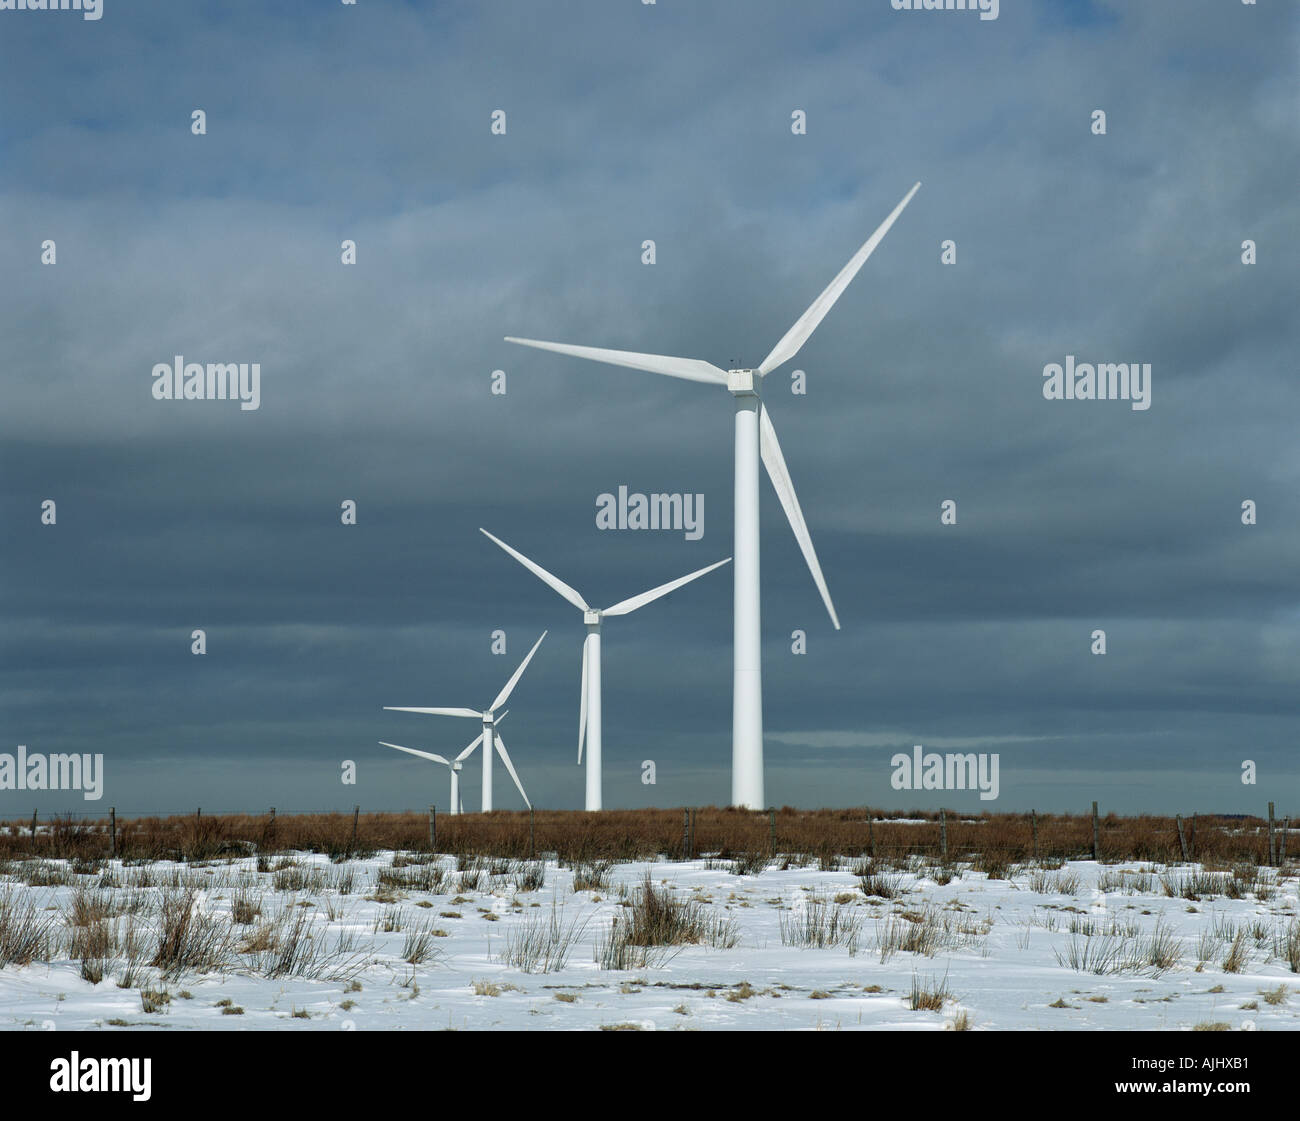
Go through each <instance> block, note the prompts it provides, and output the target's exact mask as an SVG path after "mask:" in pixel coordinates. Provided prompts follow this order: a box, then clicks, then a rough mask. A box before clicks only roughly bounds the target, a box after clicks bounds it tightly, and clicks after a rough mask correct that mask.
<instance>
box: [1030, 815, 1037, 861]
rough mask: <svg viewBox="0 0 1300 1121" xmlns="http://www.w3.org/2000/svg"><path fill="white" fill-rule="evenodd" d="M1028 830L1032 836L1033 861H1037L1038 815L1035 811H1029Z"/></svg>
mask: <svg viewBox="0 0 1300 1121" xmlns="http://www.w3.org/2000/svg"><path fill="white" fill-rule="evenodd" d="M1029 828H1030V831H1031V832H1032V833H1033V835H1034V859H1035V860H1037V859H1038V813H1037V811H1036V810H1030V811H1029Z"/></svg>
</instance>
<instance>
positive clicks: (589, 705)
mask: <svg viewBox="0 0 1300 1121" xmlns="http://www.w3.org/2000/svg"><path fill="white" fill-rule="evenodd" d="M479 532H480V533H481V534H483V536H484V537H486V538H487V539H488V540H489V541H495V542H496V543H497V544H498V545H500V546H501V548H503V549H504V550H505V551H506V552H507V553H509V554H510V555H511V556H512V557H514V558H515V560H517V561H518V562H519V563H520V564H522V565H523V566H524V567H525V568H526V569H528V571H529V572H531V573H532V574H533V575H534V576H536V577H537V578H538V579H539V580H541V581H542V583H543V584H546V585H547V586H549V587H550V588H552V589H554V590H555V591H557V592H559V593H560V595H562V596H563V597H564V598H565V599H567V600H568V601H569V602H570V603H571V604H573V606H574V607H576V608H577V609H578V610H579V611H581V612H582V621H583V622H584V623H585V624H586V626H587V637H586V639H585V640H584V642H583V644H582V690H581V700H580V701H579V704H578V765H579V766H581V765H582V746H583V740H584V737H585V739H586V745H587V800H586V807H587V809H588V810H598V809H600V808H601V805H602V791H603V783H602V779H601V764H602V755H601V711H600V707H601V706H600V624H601V620H602V619H603V618H604V617H605V616H607V615H628V614H630V613H631V612H633V611H635V610H636V609H637V608H638V607H644V606H645V605H646V604H647V603H650V602H652V601H653V600H656V599H658V598H659V597H660V596H666V595H667V594H668V593H669V592H671V591H674V590H676V589H677V588H680V587H681V586H682V585H683V584H689V583H690V582H691V581H692V580H695V579H698V578H699V577H701V576H703V575H704V574H705V573H706V572H712V571H713V570H714V569H715V568H720V567H721V566H722V565H724V564H726V563H727V561H729V560H731V558H730V557H727V558H726V560H720V561H718V562H717V563H716V564H711V565H709V566H708V567H707V568H701V569H700V570H699V571H698V572H692V573H691V574H690V575H689V576H682V577H680V578H679V579H676V580H670V581H669V582H668V583H667V584H660V585H659V587H657V588H651V589H650V590H649V591H648V592H642V593H641V594H640V595H637V596H632V598H631V599H625V600H620V601H619V602H618V603H616V604H614V606H613V607H607V608H605V610H604V611H597V610H595V609H594V608H592V607H590V606H588V604H587V601H586V600H585V599H583V598H582V596H580V595H579V594H578V593H577V592H576V591H574V590H573V589H572V588H571V587H569V585H568V584H566V583H565V582H564V581H563V580H561V579H560V578H559V577H558V576H553V575H552V574H551V573H549V572H547V571H546V569H544V568H543V567H542V566H541V565H540V564H537V563H535V562H534V561H530V560H529V559H528V558H527V557H526V556H524V555H523V553H521V552H519V551H517V550H515V549H512V548H511V547H510V546H509V545H507V544H506V543H505V542H504V541H502V540H501V539H500V538H499V537H493V536H492V534H490V533H488V531H487V530H486V529H483V528H481V527H480V528H479Z"/></svg>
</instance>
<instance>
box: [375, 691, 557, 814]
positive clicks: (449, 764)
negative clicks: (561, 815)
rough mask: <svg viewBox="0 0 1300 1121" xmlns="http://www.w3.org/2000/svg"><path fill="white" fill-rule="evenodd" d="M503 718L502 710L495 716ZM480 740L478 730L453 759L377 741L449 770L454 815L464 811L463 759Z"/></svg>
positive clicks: (452, 812) (517, 781)
mask: <svg viewBox="0 0 1300 1121" xmlns="http://www.w3.org/2000/svg"><path fill="white" fill-rule="evenodd" d="M509 711H510V710H509V709H507V710H506V712H509ZM505 718H506V713H505V712H503V713H502V714H501V715H500V716H498V717H497V719H496V722H497V723H498V724H500V723H501V721H502V720H504V719H505ZM482 742H483V733H482V732H480V733H479V734H478V736H477V738H475V740H474V742H473V743H472V744H470V745H469V747H467V748H465V750H464V751H462V752H461V753H460V754H459V755H457V756H456V758H455V759H447V758H444V757H443V756H441V755H438V754H435V753H434V752H432V751H417V750H416V749H415V748H413V747H403V746H402V745H401V744H400V743H385V742H384V741H383V740H380V741H379V746H380V747H391V748H393V749H395V750H397V751H405V752H406V754H407V755H418V756H419V757H420V758H421V759H428V760H429V762H431V763H441V764H442V765H443V766H444V767H446V768H447V770H449V771H450V772H451V814H452V816H453V817H454V816H455V815H456V814H461V813H464V812H465V804H464V803H463V802H462V801H461V798H460V772H461V768H462V766H463V764H464V761H465V760H466V759H468V758H469V757H470V756H471V755H473V754H474V749H475V748H476V747H478V745H479V744H481V743H482ZM515 785H516V786H519V793H520V794H521V795H522V796H523V799H524V802H525V803H527V805H528V806H529V807H531V806H532V802H529V801H528V795H527V794H524V788H523V787H522V786H520V785H519V780H518V779H517V778H516V779H515Z"/></svg>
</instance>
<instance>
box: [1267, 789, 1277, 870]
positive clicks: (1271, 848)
mask: <svg viewBox="0 0 1300 1121" xmlns="http://www.w3.org/2000/svg"><path fill="white" fill-rule="evenodd" d="M1276 844H1277V842H1276V840H1275V839H1274V836H1273V803H1272V802H1269V804H1268V862H1269V863H1270V864H1274V865H1275V864H1277V859H1276V857H1277V851H1276V848H1275V845H1276Z"/></svg>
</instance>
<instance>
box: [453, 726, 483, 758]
mask: <svg viewBox="0 0 1300 1121" xmlns="http://www.w3.org/2000/svg"><path fill="white" fill-rule="evenodd" d="M482 742H483V733H482V732H479V734H478V735H477V736H475V737H474V742H473V743H472V744H470V745H469V747H467V748H465V750H464V751H462V752H461V753H460V754H459V755H457V756H456V762H457V763H462V762H464V761H465V760H466V759H468V758H469V757H470V756H471V755H473V754H474V749H475V748H476V747H478V745H479V744H481V743H482Z"/></svg>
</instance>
